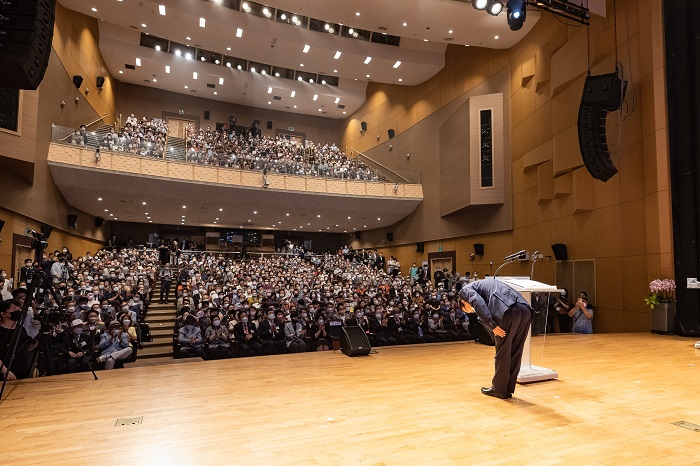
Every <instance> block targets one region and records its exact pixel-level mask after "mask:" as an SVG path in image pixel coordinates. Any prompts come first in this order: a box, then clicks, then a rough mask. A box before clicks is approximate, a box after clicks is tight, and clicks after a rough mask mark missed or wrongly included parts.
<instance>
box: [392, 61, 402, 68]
mask: <svg viewBox="0 0 700 466" xmlns="http://www.w3.org/2000/svg"><path fill="white" fill-rule="evenodd" d="M399 66H401V62H400V61H399V60H396V63H394V68H398V67H399Z"/></svg>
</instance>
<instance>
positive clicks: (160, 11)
mask: <svg viewBox="0 0 700 466" xmlns="http://www.w3.org/2000/svg"><path fill="white" fill-rule="evenodd" d="M158 13H160V15H161V16H165V5H158Z"/></svg>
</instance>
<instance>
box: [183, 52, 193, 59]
mask: <svg viewBox="0 0 700 466" xmlns="http://www.w3.org/2000/svg"><path fill="white" fill-rule="evenodd" d="M185 58H186V59H188V60H192V54H191V53H190V52H187V53H186V54H185Z"/></svg>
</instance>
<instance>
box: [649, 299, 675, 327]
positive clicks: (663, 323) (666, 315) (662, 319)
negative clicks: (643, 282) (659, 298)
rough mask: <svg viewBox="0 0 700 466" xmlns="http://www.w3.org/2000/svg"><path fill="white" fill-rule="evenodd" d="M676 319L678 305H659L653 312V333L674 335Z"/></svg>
mask: <svg viewBox="0 0 700 466" xmlns="http://www.w3.org/2000/svg"><path fill="white" fill-rule="evenodd" d="M675 318H676V303H659V304H657V305H656V306H654V309H652V310H651V331H652V332H654V333H673V330H674V327H675V324H674V320H675Z"/></svg>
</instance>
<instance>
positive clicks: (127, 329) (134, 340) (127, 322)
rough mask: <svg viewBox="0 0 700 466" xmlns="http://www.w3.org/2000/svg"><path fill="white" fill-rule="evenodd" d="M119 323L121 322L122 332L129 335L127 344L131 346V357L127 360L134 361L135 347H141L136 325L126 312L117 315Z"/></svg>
mask: <svg viewBox="0 0 700 466" xmlns="http://www.w3.org/2000/svg"><path fill="white" fill-rule="evenodd" d="M119 323H121V324H122V333H126V334H127V335H128V336H129V346H131V348H132V350H133V352H132V353H131V358H130V359H129V361H128V362H134V361H135V360H136V349H137V348H143V344H142V343H141V340H140V339H139V335H138V332H137V331H136V325H135V324H134V322H133V321H132V320H131V318H130V317H129V316H128V315H126V314H122V315H121V316H120V317H119Z"/></svg>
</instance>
